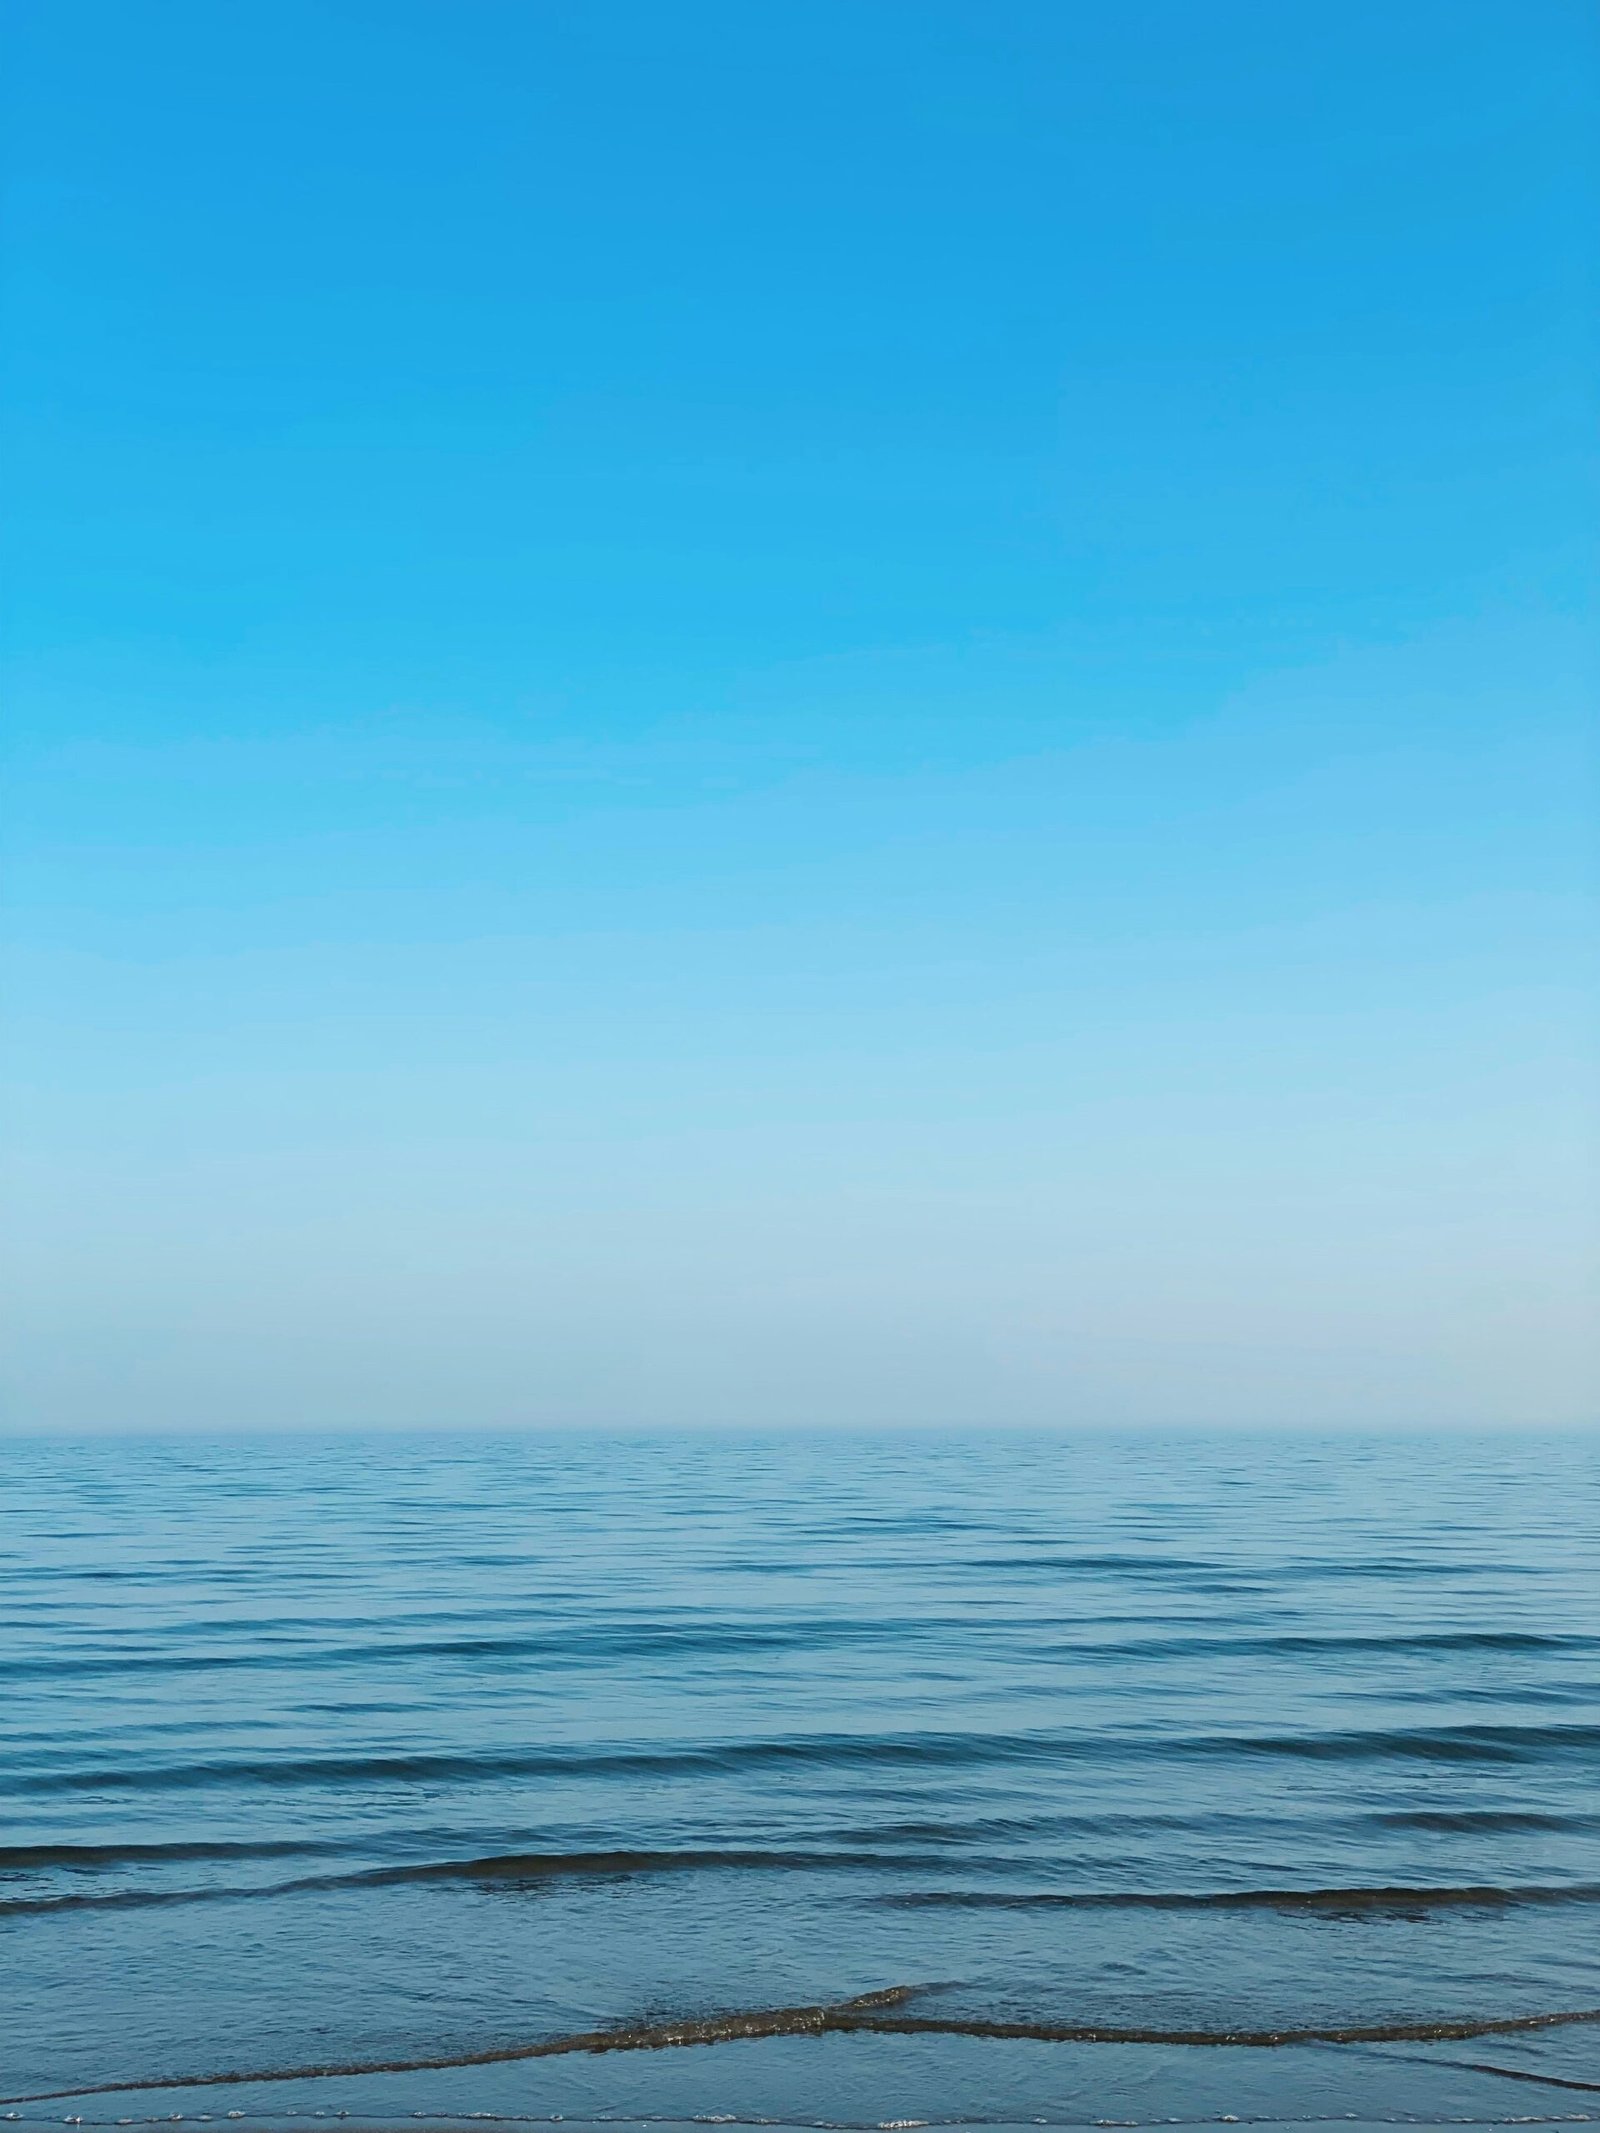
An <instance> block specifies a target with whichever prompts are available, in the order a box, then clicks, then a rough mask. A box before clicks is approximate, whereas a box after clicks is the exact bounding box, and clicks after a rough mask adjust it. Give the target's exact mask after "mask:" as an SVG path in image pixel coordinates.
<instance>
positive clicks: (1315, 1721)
mask: <svg viewBox="0 0 1600 2133" xmlns="http://www.w3.org/2000/svg"><path fill="white" fill-rule="evenodd" d="M0 1464H3V1471H4V1505H3V1514H4V1515H3V1518H0V1621H3V1637H0V1696H3V1706H0V1708H3V1712H4V1724H3V1737H4V1758H3V1772H0V1793H3V1804H4V1828H3V1831H0V1837H3V1848H0V2097H3V2098H4V2102H3V2104H0V2110H3V2111H4V2112H5V2113H6V2114H9V2115H12V2116H14V2117H16V2118H18V2119H20V2120H22V2121H25V2122H26V2121H47V2122H52V2123H57V2124H59V2123H60V2122H61V2121H62V2120H63V2119H65V2120H67V2121H68V2122H77V2121H80V2120H81V2121H82V2122H83V2123H84V2124H91V2123H99V2122H105V2123H111V2124H118V2123H127V2122H129V2121H134V2122H143V2121H146V2120H156V2119H159V2120H162V2121H164V2122H170V2121H172V2120H173V2119H174V2118H177V2117H180V2116H181V2117H182V2118H183V2119H184V2120H185V2121H186V2122H188V2121H191V2120H197V2119H207V2118H208V2119H210V2120H212V2121H213V2122H218V2123H230V2122H231V2123H240V2122H242V2123H244V2124H247V2125H255V2124H261V2125H277V2124H279V2123H285V2122H287V2123H299V2122H303V2121H306V2120H310V2119H314V2118H315V2117H316V2116H317V2115H318V2114H324V2115H327V2116H330V2117H331V2116H332V2115H333V2114H347V2115H348V2118H349V2120H350V2121H351V2122H352V2123H355V2124H359V2123H361V2122H363V2121H370V2122H372V2123H374V2124H381V2125H386V2126H388V2125H398V2124H400V2123H402V2122H404V2123H407V2124H414V2123H415V2122H417V2121H419V2120H420V2121H424V2122H427V2123H436V2124H440V2125H444V2124H447V2123H449V2122H453V2121H456V2120H462V2119H469V2118H480V2119H481V2118H485V2117H487V2118H491V2119H508V2120H528V2121H553V2120H556V2119H561V2120H563V2121H564V2122H567V2123H568V2124H572V2123H577V2124H588V2123H597V2122H602V2121H605V2122H613V2123H614V2122H638V2121H643V2120H655V2121H668V2122H672V2121H688V2120H694V2119H701V2120H706V2119H711V2120H716V2121H721V2122H730V2121H732V2122H739V2121H769V2122H770V2121H779V2122H785V2123H798V2124H805V2125H816V2124H833V2125H883V2124H891V2123H897V2122H898V2123H905V2122H908V2121H919V2122H927V2123H930V2124H948V2123H955V2122H960V2123H972V2122H976V2123H986V2124H994V2125H1001V2124H1005V2125H1018V2124H1037V2123H1048V2124H1082V2123H1104V2122H1106V2121H1116V2122H1118V2123H1138V2124H1144V2123H1154V2122H1172V2121H1180V2122H1202V2121H1221V2120H1230V2119H1231V2120H1238V2121H1263V2122H1267V2123H1283V2122H1288V2121H1312V2120H1327V2119H1347V2120H1348V2119H1352V2118H1353V2119H1355V2120H1358V2121H1362V2122H1374V2121H1383V2120H1393V2119H1405V2118H1416V2119H1424V2120H1430V2121H1482V2122H1507V2121H1513V2120H1516V2121H1522V2122H1528V2121H1537V2120H1544V2119H1553V2120H1562V2121H1583V2120H1587V2119H1596V2118H1600V1548H1597V1536H1600V1486H1597V1484H1600V1446H1597V1444H1596V1442H1595V1441H1594V1440H1592V1439H1583V1438H1579V1437H1568V1438H1521V1439H1515V1438H1483V1437H1461V1438H1457V1439H1453V1440H1449V1439H1446V1440H1437V1441H1422V1440H1416V1441H1411V1440H1407V1441H1391V1442H1380V1441H1365V1440H1361V1439H1357V1438H1342V1439H1327V1440H1321V1441H1307V1440H1303V1439H1293V1438H1285V1439H1282V1440H1273V1439H1270V1438H1266V1437H1261V1436H1250V1437H1244V1436H1241V1437H1237V1438H1232V1439H1198V1438H1174V1439H1171V1440H1166V1441H1161V1440H1156V1439H1131V1438H1130V1439H1113V1438H1086V1439H1083V1440H1079V1441H1072V1440H1066V1439H1051V1438H1046V1437H1011V1436H1004V1435H995V1436H981V1435H973V1436H971V1437H968V1438H959V1439H958V1438H929V1439H922V1438H914V1437H905V1436H896V1437H878V1438H871V1437H861V1438H854V1437H846V1436H831V1435H816V1436H812V1437H801V1436H797V1437H793V1438H785V1439H775V1438H751V1439H749V1440H739V1439H733V1438H727V1437H715V1436H709V1435H708V1436H703V1437H677V1438H643V1437H641V1438H636V1439H615V1440H596V1439H593V1438H582V1437H577V1436H548V1437H538V1436H528V1437H522V1438H514V1439H503V1440H493V1441H491V1440H487V1439H485V1440H478V1439H467V1438H460V1437H440V1438H437V1439H423V1438H415V1437H412V1438H404V1437H395V1438H389V1439H384V1438H377V1437H348V1438H330V1439H327V1440H311V1439H305V1438H299V1437H293V1438H284V1439H280V1440H277V1441H275V1442H268V1441H227V1440H218V1441H215V1442H196V1441H183V1440H172V1439H169V1440H164V1441H155V1440H147V1441H117V1440H109V1439H107V1440H99V1441H94V1442H81V1443H70V1444H68V1443H59V1442H48V1443H47V1442H42V1441H38V1442H24V1443H19V1442H11V1443H8V1444H4V1445H0Z"/></svg>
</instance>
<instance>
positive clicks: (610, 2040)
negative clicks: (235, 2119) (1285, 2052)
mask: <svg viewBox="0 0 1600 2133" xmlns="http://www.w3.org/2000/svg"><path fill="white" fill-rule="evenodd" d="M925 1990H927V1988H926V1987H925V1986H915V1985H891V1986H888V1987H886V1988H885V1989H884V1990H882V1991H880V1992H865V1993H860V1994H858V1995H857V1996H856V1997H855V1998H853V1999H848V2000H836V2001H832V2002H827V2001H824V2002H819V2003H817V2004H814V2005H805V2006H798V2007H764V2008H752V2009H748V2010H740V2011H736V2012H733V2013H727V2014H716V2015H706V2016H699V2017H690V2018H687V2019H685V2020H682V2021H676V2022H640V2023H626V2024H621V2025H619V2026H617V2027H616V2028H612V2029H588V2030H580V2031H577V2032H575V2033H572V2034H569V2035H567V2036H559V2037H542V2038H539V2039H536V2040H535V2041H534V2042H532V2043H525V2044H501V2045H491V2046H488V2047H486V2048H485V2049H483V2050H481V2051H471V2052H452V2053H447V2054H440V2055H437V2056H431V2057H428V2058H415V2059H362V2060H344V2061H336V2062H325V2063H322V2064H314V2065H309V2066H293V2067H265V2068H262V2067H257V2068H251V2069H249V2070H248V2071H246V2070H234V2071H231V2072H227V2073H207V2074H181V2075H176V2076H173V2075H149V2076H144V2077H141V2078H139V2079H137V2080H133V2081H101V2082H94V2083H90V2084H85V2085H80V2086H78V2087H76V2088H64V2089H40V2090H35V2091H34V2092H33V2093H31V2094H29V2095H26V2096H5V2097H0V2103H4V2104H7V2105H16V2104H25V2103H57V2102H60V2101H62V2100H63V2099H65V2098H67V2097H74V2096H115V2095H134V2094H137V2093H140V2092H142V2091H147V2090H152V2089H193V2088H224V2087H232V2086H239V2085H243V2084H246V2083H254V2082H268V2081H315V2080H326V2079H330V2078H333V2077H336V2076H350V2075H367V2074H415V2073H431V2072H436V2071H440V2070H442V2069H445V2068H454V2067H470V2066H502V2065H506V2064H508V2063H510V2062H512V2061H515V2060H524V2059H558V2058H566V2057H570V2056H574V2055H576V2054H580V2053H601V2052H639V2051H674V2050H680V2049H682V2048H684V2047H687V2046H691V2045H702V2044H731V2043H735V2042H740V2041H750V2040H754V2039H760V2038H768V2037H804V2036H821V2035H826V2034H843V2035H867V2036H894V2037H903V2036H918V2037H921V2036H929V2037H934V2036H943V2037H977V2038H993V2039H996V2040H1003V2041H1008V2040H1016V2041H1031V2042H1034V2043H1041V2044H1165V2045H1180V2046H1190V2047H1199V2048H1214V2047H1219V2046H1232V2047H1235V2048H1244V2049H1247V2050H1269V2049H1274V2048H1278V2047H1281V2046H1285V2045H1297V2044H1425V2043H1436V2042H1448V2041H1451V2040H1453V2039H1464V2038H1468V2037H1486V2036H1510V2035H1514V2034H1526V2033H1528V2032H1530V2031H1537V2030H1546V2029H1559V2028H1564V2027H1569V2026H1571V2025H1574V2024H1578V2023H1600V2007H1585V2008H1576V2009H1571V2010H1566V2009H1563V2010H1560V2011H1558V2012H1555V2013H1550V2014H1530V2015H1482V2016H1471V2015H1469V2016H1464V2017H1456V2016H1441V2017H1437V2018H1434V2019H1431V2020H1426V2021H1420V2022H1419V2021H1403V2022H1364V2023H1329V2024H1326V2025H1320V2024H1319V2025H1311V2026H1307V2027H1303V2028H1275V2029H1157V2028H1148V2027H1144V2026H1124V2025H1121V2024H1113V2023H1097V2022H1043V2021H995V2020H988V2019H985V2018H983V2017H981V2016H962V2015H911V2014H903V2013H900V2012H898V2010H899V2009H901V2008H903V2007H904V2006H905V2003H906V2002H907V2001H908V2000H910V1999H912V1998H914V1997H915V1996H916V1994H917V1993H918V1992H919V1991H925Z"/></svg>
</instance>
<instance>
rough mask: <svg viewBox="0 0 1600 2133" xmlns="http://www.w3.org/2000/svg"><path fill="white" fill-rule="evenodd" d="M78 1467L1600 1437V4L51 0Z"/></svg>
mask: <svg viewBox="0 0 1600 2133" xmlns="http://www.w3.org/2000/svg"><path fill="white" fill-rule="evenodd" d="M7 35H8V40H9V47H10V50H9V60H8V65H7V70H6V71H7V76H8V80H9V87H8V90H7V92H6V93H7V97H8V100H9V102H8V109H7V112H6V114H5V117H6V133H7V138H8V140H9V149H8V151H7V158H6V170H5V176H6V201H7V206H6V214H7V221H6V286H5V301H6V306H7V312H8V318H9V326H8V331H7V336H6V338H7V351H6V358H5V365H6V367H5V372H4V403H5V422H6V436H5V449H6V458H7V463H8V466H9V475H8V486H9V490H10V497H11V505H10V509H9V511H8V513H7V515H6V528H5V532H4V543H5V555H4V570H5V585H6V588H7V590H6V610H7V614H6V637H5V647H4V656H5V663H6V670H7V671H6V677H5V681H6V701H7V706H8V710H7V716H6V737H5V743H4V747H5V765H4V769H5V779H6V785H7V789H8V792H9V795H10V798H9V802H8V805H7V808H6V811H5V821H4V826H3V830H0V861H3V866H4V876H5V882H6V899H7V914H6V919H5V934H6V939H5V952H6V958H7V963H8V974H7V979H6V984H7V991H8V995H9V998H10V1002H11V1006H10V1011H9V1014H8V1016H7V1022H6V1030H5V1039H4V1052H5V1057H4V1067H5V1075H6V1082H7V1092H6V1096H5V1109H6V1115H7V1116H8V1118H9V1120H10V1122H11V1123H10V1129H9V1131H8V1134H7V1144H8V1145H7V1157H6V1168H7V1172H8V1178H7V1194H8V1199H9V1202H10V1205H11V1207H12V1209H13V1214H14V1219H13V1220H12V1221H11V1222H9V1223H8V1225H7V1227H8V1231H9V1233H10V1249H11V1251H12V1254H13V1256H14V1258H15V1260H16V1264H15V1266H14V1268H13V1269H12V1272H11V1278H10V1286H11V1289H12V1294H13V1298H14V1306H13V1310H12V1314H11V1320H12V1322H11V1327H10V1335H9V1341H8V1355H7V1361H6V1366H5V1383H6V1419H7V1421H8V1422H9V1423H10V1424H11V1426H14V1427H23V1428H71V1427H93V1428H100V1427H116V1426H134V1427H141V1428H151V1427H165V1426H181V1427H213V1426H214V1427H221V1426H233V1425H238V1426H249V1427H263V1426H278V1425H283V1426H288V1425H298V1424H315V1425H318V1426H324V1425H328V1424H333V1423H340V1422H349V1423H352V1424H358V1425H361V1426H370V1425H372V1424H374V1423H383V1422H396V1423H403V1424H407V1425H425V1426H426V1425H440V1426H449V1425H457V1424H462V1425H477V1426H495V1427H498V1426H503V1425H515V1424H522V1423H546V1422H581V1423H596V1424H623V1425H632V1424H657V1423H669V1424H685V1423H699V1422H707V1423H715V1424H735V1423H748V1424H755V1425H768V1424H785V1425H787V1424H791V1423H803V1422H827V1423H858V1422H860V1423H875V1422H894V1423H901V1422H931V1423H937V1424H944V1423H984V1422H997V1423H1061V1424H1065V1425H1069V1426H1088V1425H1093V1424H1097V1423H1113V1424H1130V1423H1156V1424H1177V1423H1188V1422H1197V1423H1207V1424H1221V1423H1229V1422H1240V1423H1251V1424H1262V1423H1285V1424H1291V1425H1314V1424H1328V1423H1345V1422H1356V1423H1363V1424H1376V1425H1396V1426H1400V1425H1434V1424H1440V1423H1451V1422H1489V1423H1502V1422H1503V1423H1543V1422H1569V1421H1578V1420H1586V1419H1593V1416H1594V1412H1595V1404H1596V1403H1595V1392H1596V1371H1595V1359H1596V1358H1595V1349H1594V1342H1593V1336H1592V1331H1591V1330H1590V1329H1591V1325H1592V1320H1593V1316H1594V1311H1593V1306H1594V1300H1595V1294H1596V1273H1597V1268H1600V1247H1597V1240H1596V1224H1595V1219H1594V1211H1595V1203H1596V1190H1595V1188H1596V1165H1595V1138H1596V1136H1595V1130H1594V1129H1595V1125H1596V1116H1595V1110H1596V1099H1595V1068H1596V1064H1597V1058H1596V1054H1597V1046H1596V1041H1595V1037H1596V1033H1595V1027H1594V1013H1593V1000H1592V971H1591V959H1592V944H1593V928H1594V916H1595V907H1594V889H1595V866H1594V843H1593V831H1592V823H1593V819H1594V816H1593V809H1594V803H1595V798H1596V780H1595V760H1594V749H1593V729H1592V714H1591V708H1590V707H1591V704H1592V700H1593V684H1594V679H1595V672H1594V654H1595V638H1594V634H1593V600H1592V588H1593V566H1594V544H1593V524H1594V505H1595V491H1594V478H1593V442H1592V439H1593V421H1594V416H1595V412H1596V409H1595V397H1596V395H1595V386H1594V377H1595V369H1594V358H1595V353H1596V349H1595V330H1594V319H1595V289H1594V279H1593V261H1592V228H1593V217H1594V214H1595V210H1596V207H1597V205H1600V200H1597V195H1600V171H1597V166H1596V158H1595V154H1594V149H1593V141H1594V139H1595V138H1596V137H1597V135H1596V129H1595V121H1596V118H1597V116H1600V111H1597V106H1600V95H1597V88H1600V54H1597V49H1596V43H1597V37H1596V31H1595V26H1594V22H1593V19H1592V16H1591V15H1590V11H1589V10H1588V8H1587V6H1586V5H1580V4H1578V0H1517V4H1514V5H1513V4H1510V0H1505V4H1501V0H1492V4H1484V0H1448V4H1443V0H1441V4H1433V0H1384V4H1383V5H1378V4H1375V0H1343V4H1340V5H1338V6H1334V5H1331V4H1330V5H1324V4H1321V0H1312V4H1309V5H1306V6H1296V7H1287V8H1286V7H1283V6H1280V5H1277V4H1272V5H1267V4H1260V5H1247V4H1243V0H1217V4H1216V5H1213V6H1209V7H1204V8H1201V7H1195V6H1193V5H1190V4H1187V0H1185V4H1182V5H1177V4H1165V0H1133V4H1130V5H1128V6H1125V7H1117V8H1102V7H1089V6H1079V5H1075V4H1071V0H1051V4H1049V5H1044V4H1032V0H1009V4H1001V5H992V4H990V5H984V6H981V7H980V6H978V5H976V4H973V0H960V4H953V0H918V4H916V5H912V4H910V0H903V4H894V5H889V4H884V0H850V4H849V5H834V4H830V0H810V4H808V5H807V6H805V7H804V8H801V7H750V6H747V5H737V6H735V5H710V4H705V0H685V4H682V5H676V6H672V7H667V6H662V5H659V4H651V5H620V4H613V0H587V4H585V5H583V6H581V7H579V6H568V5H559V6H558V5H541V4H537V0H514V4H513V0H450V4H448V5H445V4H442V0H429V4H425V5H424V4H417V0H321V4H310V0H273V4H272V5H270V6H268V5H265V4H256V0H241V4H239V5H231V6H228V7H225V8H217V7H215V6H211V5H199V4H194V5H191V4H186V0H147V4H145V5H142V6H140V7H138V8H129V7H127V6H125V5H122V4H115V5H113V4H109V0H49V4H44V0H13V4H12V6H11V8H10V10H9V11H8V15H7Z"/></svg>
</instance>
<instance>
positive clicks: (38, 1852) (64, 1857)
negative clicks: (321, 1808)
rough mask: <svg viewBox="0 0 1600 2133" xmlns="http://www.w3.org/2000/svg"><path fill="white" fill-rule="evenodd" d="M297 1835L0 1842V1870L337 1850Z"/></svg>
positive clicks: (267, 1856)
mask: <svg viewBox="0 0 1600 2133" xmlns="http://www.w3.org/2000/svg"><path fill="white" fill-rule="evenodd" d="M340 1848H341V1847H339V1846H337V1845H333V1844H318V1843H312V1842H307V1841H305V1840H303V1839H298V1838H283V1839H281V1840H279V1839H270V1840H265V1841H262V1842H257V1843H233V1844H230V1843H226V1842H220V1841H212V1842H204V1841H199V1840H193V1839H184V1840H180V1841H175V1842H171V1843H165V1844H136V1843H124V1844H0V1873H16V1872H25V1871H29V1870H32V1869H37V1868H40V1867H68V1868H80V1869H85V1870H88V1869H93V1868H98V1867H107V1866H143V1865H164V1864H166V1863H167V1862H168V1861H172V1862H175V1863H181V1862H183V1861H188V1860H199V1859H296V1858H305V1857H307V1856H308V1855H312V1854H315V1853H318V1852H327V1851H334V1850H338V1849H340Z"/></svg>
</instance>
